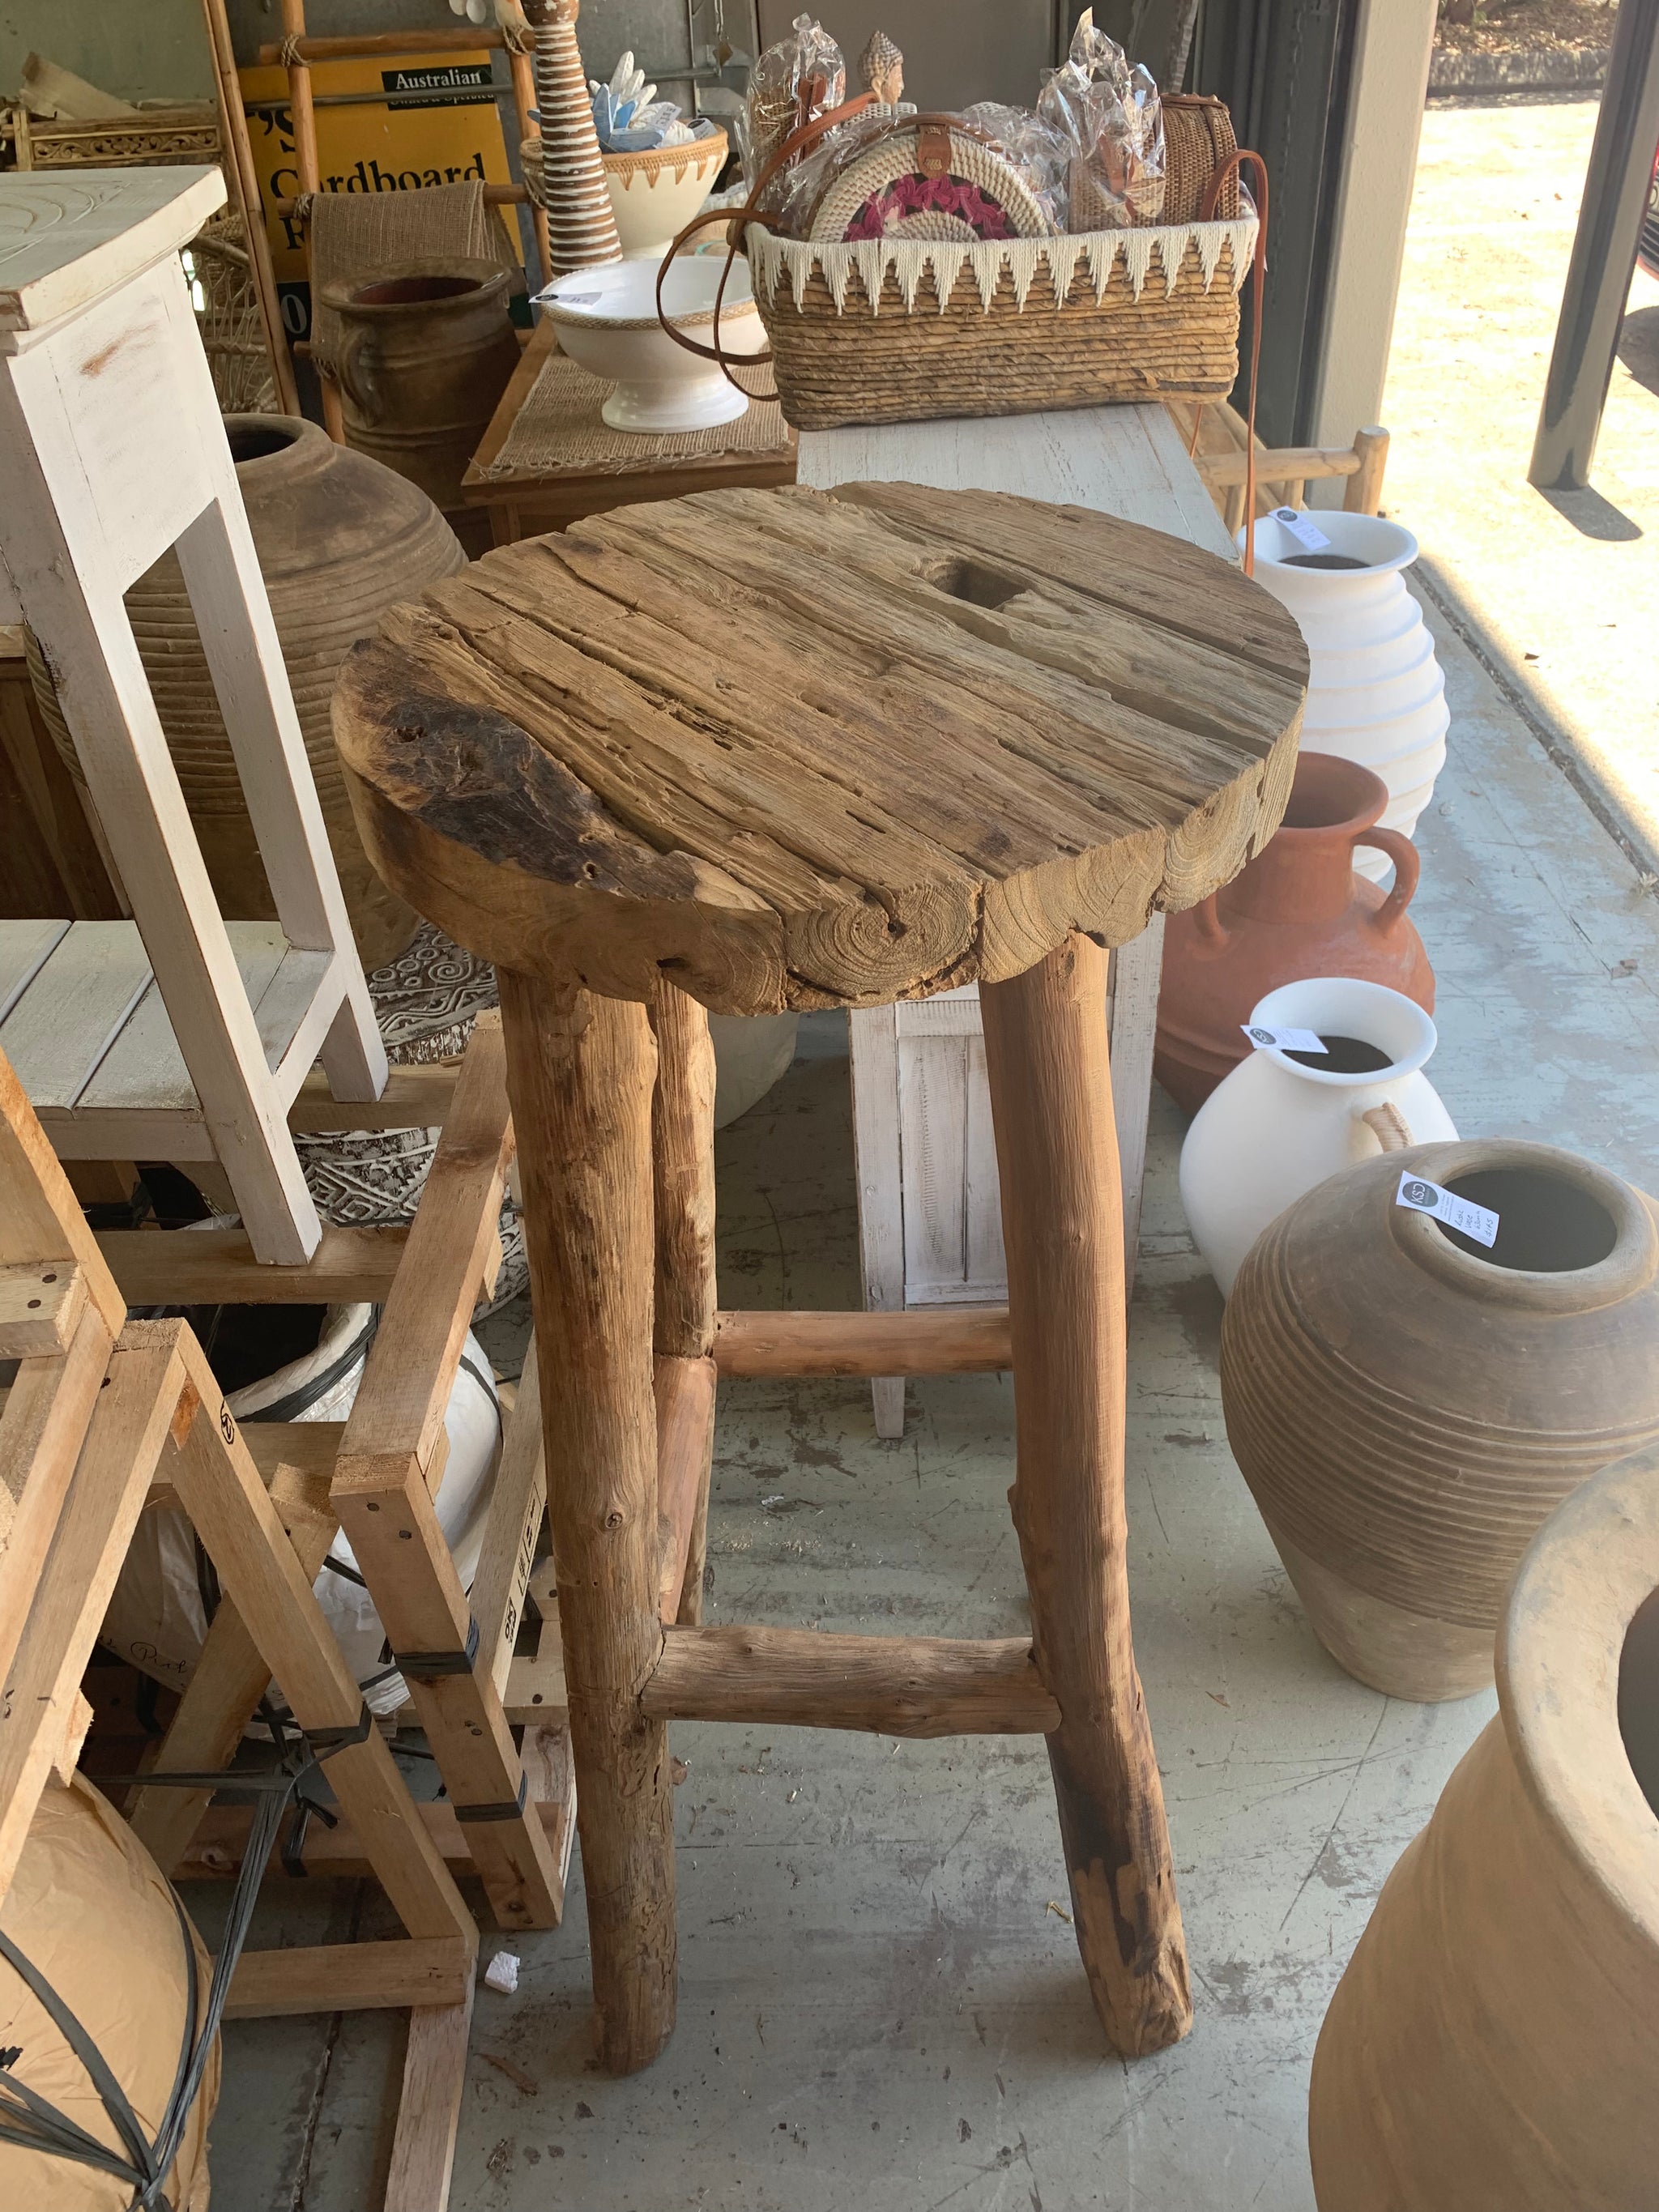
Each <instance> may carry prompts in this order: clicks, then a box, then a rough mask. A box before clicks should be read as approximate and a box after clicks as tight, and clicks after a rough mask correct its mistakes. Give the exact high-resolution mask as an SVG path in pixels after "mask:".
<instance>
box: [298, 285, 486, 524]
mask: <svg viewBox="0 0 1659 2212" xmlns="http://www.w3.org/2000/svg"><path fill="white" fill-rule="evenodd" d="M511 285H512V276H511V273H510V271H508V270H506V269H504V268H502V267H501V264H499V263H497V262H494V261H469V260H465V259H457V258H453V257H451V258H445V259H439V260H421V261H405V262H403V263H400V264H399V265H398V267H397V268H395V269H390V270H386V271H385V272H384V273H383V274H382V275H380V276H374V277H370V278H368V279H367V280H362V279H360V280H358V281H357V282H356V283H341V284H325V285H324V287H323V301H324V304H325V306H327V307H331V309H332V310H333V311H334V313H336V314H337V316H338V317H339V318H340V321H341V324H342V325H343V331H344V336H343V339H342V341H341V343H340V348H339V353H338V357H337V360H336V361H335V362H334V370H335V374H336V375H337V378H338V379H339V384H340V390H341V392H342V393H343V398H344V411H345V429H346V441H347V443H348V444H349V445H351V446H355V447H356V449H357V450H358V452H359V453H372V454H373V455H374V459H376V460H377V461H383V462H384V463H385V464H386V467H387V468H389V469H395V470H396V471H398V475H399V476H400V477H408V478H409V480H410V483H414V484H418V485H419V486H420V488H421V489H422V491H423V492H424V493H425V494H426V495H427V496H428V499H431V500H434V501H436V503H437V504H438V505H439V506H440V507H459V505H460V503H461V478H462V477H464V476H465V474H466V467H467V464H468V462H469V461H470V460H471V459H472V456H473V454H474V453H475V452H476V451H477V447H478V443H479V441H480V440H481V439H482V438H483V434H484V432H485V431H486V430H487V429H488V428H489V418H490V416H492V415H493V414H494V413H495V404H496V402H497V401H498V400H499V399H500V398H501V394H502V392H505V391H506V389H507V380H508V379H509V378H510V377H511V376H512V374H513V370H514V369H515V368H517V367H518V365H519V341H518V338H517V336H516V335H515V333H514V331H513V324H512V320H511V318H510V317H509V315H508V313H507V294H508V291H509V290H510V289H511Z"/></svg>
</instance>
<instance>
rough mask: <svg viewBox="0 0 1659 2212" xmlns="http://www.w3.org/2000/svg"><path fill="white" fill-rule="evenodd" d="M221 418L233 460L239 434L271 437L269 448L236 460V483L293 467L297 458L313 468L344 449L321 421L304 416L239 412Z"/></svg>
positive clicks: (325, 462) (269, 438)
mask: <svg viewBox="0 0 1659 2212" xmlns="http://www.w3.org/2000/svg"><path fill="white" fill-rule="evenodd" d="M224 419H225V435H226V437H227V438H228V440H230V441H231V444H232V456H231V457H232V459H233V460H235V452H234V444H235V440H236V438H237V437H238V435H243V436H252V437H258V438H264V439H267V440H270V441H273V442H272V443H271V445H270V451H269V452H267V453H251V454H250V455H249V456H248V458H247V459H246V460H238V461H236V462H235V466H236V476H237V480H238V481H239V483H246V482H247V481H248V479H249V477H252V478H254V479H255V481H256V482H257V481H258V479H259V478H261V477H265V476H270V475H274V474H275V473H276V471H277V470H278V469H292V468H293V467H294V466H295V463H296V462H298V463H300V464H301V465H303V464H307V463H308V464H309V465H310V466H311V467H312V468H313V469H314V468H318V467H321V466H325V465H327V463H328V462H329V461H331V459H333V457H334V455H335V454H336V453H339V452H341V451H342V450H343V448H341V447H337V445H336V444H335V442H334V441H333V439H332V438H331V437H330V436H329V435H328V433H327V431H326V430H325V429H324V428H323V427H322V425H321V424H320V423H318V422H307V421H306V419H305V418H304V416H300V415H248V414H238V415H227V416H225V418H224Z"/></svg>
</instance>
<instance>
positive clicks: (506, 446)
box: [461, 320, 795, 545]
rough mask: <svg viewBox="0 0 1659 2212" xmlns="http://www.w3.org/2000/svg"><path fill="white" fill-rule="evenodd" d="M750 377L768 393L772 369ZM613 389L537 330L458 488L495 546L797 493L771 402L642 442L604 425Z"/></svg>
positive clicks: (791, 444)
mask: <svg viewBox="0 0 1659 2212" xmlns="http://www.w3.org/2000/svg"><path fill="white" fill-rule="evenodd" d="M739 374H743V372H741V371H740V372H739ZM750 375H751V377H752V382H753V388H754V389H755V390H757V391H759V392H768V391H770V389H771V384H770V378H769V371H766V370H761V371H760V372H758V373H755V372H750ZM610 390H611V386H609V385H608V384H605V383H604V382H602V381H601V380H599V378H598V377H594V376H589V375H588V374H586V371H585V370H583V369H580V368H577V366H576V364H575V362H573V361H569V360H567V359H566V357H565V356H564V355H562V353H561V352H560V351H559V347H558V337H557V331H556V325H554V324H552V323H551V322H549V321H546V320H543V321H542V322H540V323H538V325H537V326H536V330H535V331H534V334H533V335H532V337H531V340H530V343H529V344H528V345H527V346H526V348H525V350H524V358H523V359H522V361H520V363H519V366H518V368H517V369H516V370H515V371H514V373H513V381H512V382H511V383H510V384H509V385H508V386H507V390H506V391H505V392H503V393H502V394H501V404H500V406H499V407H497V408H496V410H495V417H494V419H493V421H492V422H491V423H490V425H489V429H488V431H487V432H486V433H485V435H484V440H483V444H482V445H481V446H480V447H478V450H477V453H475V454H474V455H473V457H472V465H471V468H469V469H468V471H467V472H466V476H465V479H464V481H463V483H462V486H461V489H462V491H463V493H464V495H465V498H466V500H467V501H468V503H469V504H470V505H473V506H477V507H483V509H484V510H485V511H486V512H487V513H488V515H489V526H490V531H491V533H492V536H493V538H494V541H495V544H497V545H512V544H516V543H517V542H518V540H519V539H520V538H538V537H539V536H540V535H541V534H542V532H544V531H548V530H563V529H565V528H567V527H568V526H569V525H570V524H571V523H573V522H574V521H577V520H579V519H580V517H581V516H582V515H585V514H603V513H605V512H606V511H607V510H608V509H609V508H611V507H631V506H633V505H635V503H636V502H638V501H641V500H647V499H678V498H679V497H680V496H681V495H682V494H684V493H686V492H694V491H723V490H730V489H738V488H750V487H753V488H760V489H764V488H766V487H768V486H769V485H772V484H786V483H793V482H794V480H795V434H794V432H793V430H792V429H790V428H789V427H788V425H787V423H786V422H784V420H783V417H782V416H781V414H780V413H779V411H778V408H777V404H776V403H775V401H767V402H764V403H762V402H757V403H756V404H754V405H752V406H751V407H750V410H749V413H748V415H747V416H744V418H743V419H742V420H741V421H740V422H734V423H729V424H723V425H722V426H721V427H720V428H719V429H718V430H715V431H708V430H703V431H696V432H691V433H687V434H684V435H677V436H666V435H665V436H657V437H645V436H641V435H637V434H635V435H629V433H627V432H625V431H619V430H611V429H610V428H607V426H606V425H605V424H604V423H603V422H601V421H600V419H599V408H600V406H601V404H603V402H604V399H605V394H606V393H607V392H609V391H610Z"/></svg>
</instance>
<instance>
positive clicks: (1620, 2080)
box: [1308, 1449, 1659, 2212]
mask: <svg viewBox="0 0 1659 2212" xmlns="http://www.w3.org/2000/svg"><path fill="white" fill-rule="evenodd" d="M1656 1720H1659V1451H1656V1450H1654V1449H1648V1450H1646V1451H1644V1452H1641V1453H1638V1454H1637V1455H1634V1456H1633V1457H1632V1458H1629V1459H1626V1460H1623V1461H1620V1462H1619V1463H1618V1464H1617V1465H1616V1466H1613V1467H1610V1468H1607V1469H1606V1470H1605V1471H1604V1472H1603V1473H1602V1474H1600V1475H1598V1476H1597V1477H1596V1478H1595V1480H1593V1481H1590V1482H1589V1483H1586V1484H1585V1485H1584V1486H1583V1488H1582V1489H1581V1490H1579V1491H1578V1492H1577V1493H1576V1494H1575V1495H1574V1496H1573V1497H1571V1498H1569V1499H1568V1500H1567V1502H1566V1503H1565V1504H1564V1505H1562V1506H1561V1507H1560V1508H1559V1510H1557V1512H1556V1513H1555V1514H1554V1515H1553V1517H1552V1518H1551V1519H1550V1520H1549V1521H1548V1522H1547V1523H1546V1525H1545V1527H1544V1528H1542V1530H1541V1532H1540V1534H1539V1535H1538V1537H1537V1540H1536V1541H1535V1542H1534V1545H1533V1547H1532V1548H1531V1550H1530V1551H1529V1552H1528V1554H1527V1557H1526V1560H1525V1563H1524V1565H1522V1569H1521V1572H1520V1575H1519V1577H1517V1579H1516V1584H1515V1588H1514V1591H1513V1594H1512V1595H1511V1596H1510V1601H1509V1605H1508V1609H1507V1611H1506V1613H1505V1615H1504V1626H1503V1632H1502V1634H1501V1636H1500V1638H1499V1641H1498V1718H1497V1719H1496V1720H1494V1721H1492V1723H1490V1724H1489V1726H1488V1727H1487V1728H1486V1729H1485V1731H1484V1732H1483V1733H1482V1734H1481V1735H1480V1736H1479V1737H1478V1738H1477V1739H1476V1741H1475V1743H1474V1748H1473V1749H1472V1750H1471V1751H1470V1752H1469V1753H1468V1755H1467V1757H1465V1759H1463V1760H1462V1764H1461V1765H1459V1766H1458V1767H1457V1769H1456V1771H1455V1772H1454V1774H1453V1775H1452V1778H1451V1779H1450V1781H1449V1783H1448V1784H1446V1787H1445V1789H1444V1790H1443V1792H1442V1793H1441V1797H1440V1802H1439V1804H1438V1805H1437V1807H1436V1808H1435V1811H1434V1816H1433V1818H1432V1819H1431V1820H1430V1822H1429V1825H1428V1826H1427V1827H1426V1828H1425V1830H1424V1831H1423V1832H1422V1834H1421V1835H1420V1836H1419V1837H1418V1838H1417V1839H1416V1841H1415V1842H1414V1843H1413V1844H1411V1845H1410V1846H1409V1848H1408V1849H1407V1851H1406V1854H1405V1856H1404V1857H1403V1858H1401V1861H1400V1863H1399V1864H1398V1866H1396V1867H1395V1870H1394V1872H1393V1873H1392V1874H1391V1875H1389V1880H1388V1881H1387V1883H1386V1884H1385V1885H1384V1887H1383V1894H1382V1896H1381V1897H1380V1898H1379V1899H1377V1903H1376V1911H1374V1912H1373V1913H1372V1915H1371V1918H1370V1924H1369V1925H1368V1927H1367V1928H1366V1929H1365V1932H1364V1935H1363V1936H1361V1937H1360V1939H1359V1944H1358V1948H1357V1949H1356V1951H1355V1953H1354V1954H1353V1957H1352V1960H1350V1961H1349V1964H1348V1968H1347V1972H1346V1973H1345V1974H1344V1975H1343V1977H1342V1979H1341V1981H1340V1983H1339V1984H1338V1985H1337V1990H1336V1995H1335V1996H1334V1998H1333V1999H1332V2000H1331V2006H1330V2009H1329V2011H1328V2013H1327V2015H1326V2016H1325V2025H1324V2027H1323V2028H1322V2031H1321V2033H1320V2038H1319V2047H1318V2049H1317V2051H1316V2053H1315V2055H1314V2064H1313V2081H1312V2087H1311V2090H1310V2100H1309V2114H1308V2138H1309V2148H1310V2152H1311V2154H1312V2159H1313V2178H1314V2191H1315V2195H1316V2197H1317V2198H1318V2202H1319V2208H1320V2212H1637V2208H1638V2207H1641V2206H1646V2205H1651V2204H1653V2203H1655V2202H1656V2201H1659V2096H1656V2094H1655V2088H1654V2039H1655V2024H1656V2021H1659V1818H1656V1816H1655V1810H1654V1807H1655V1803H1656V1802H1659V1730H1656Z"/></svg>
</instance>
